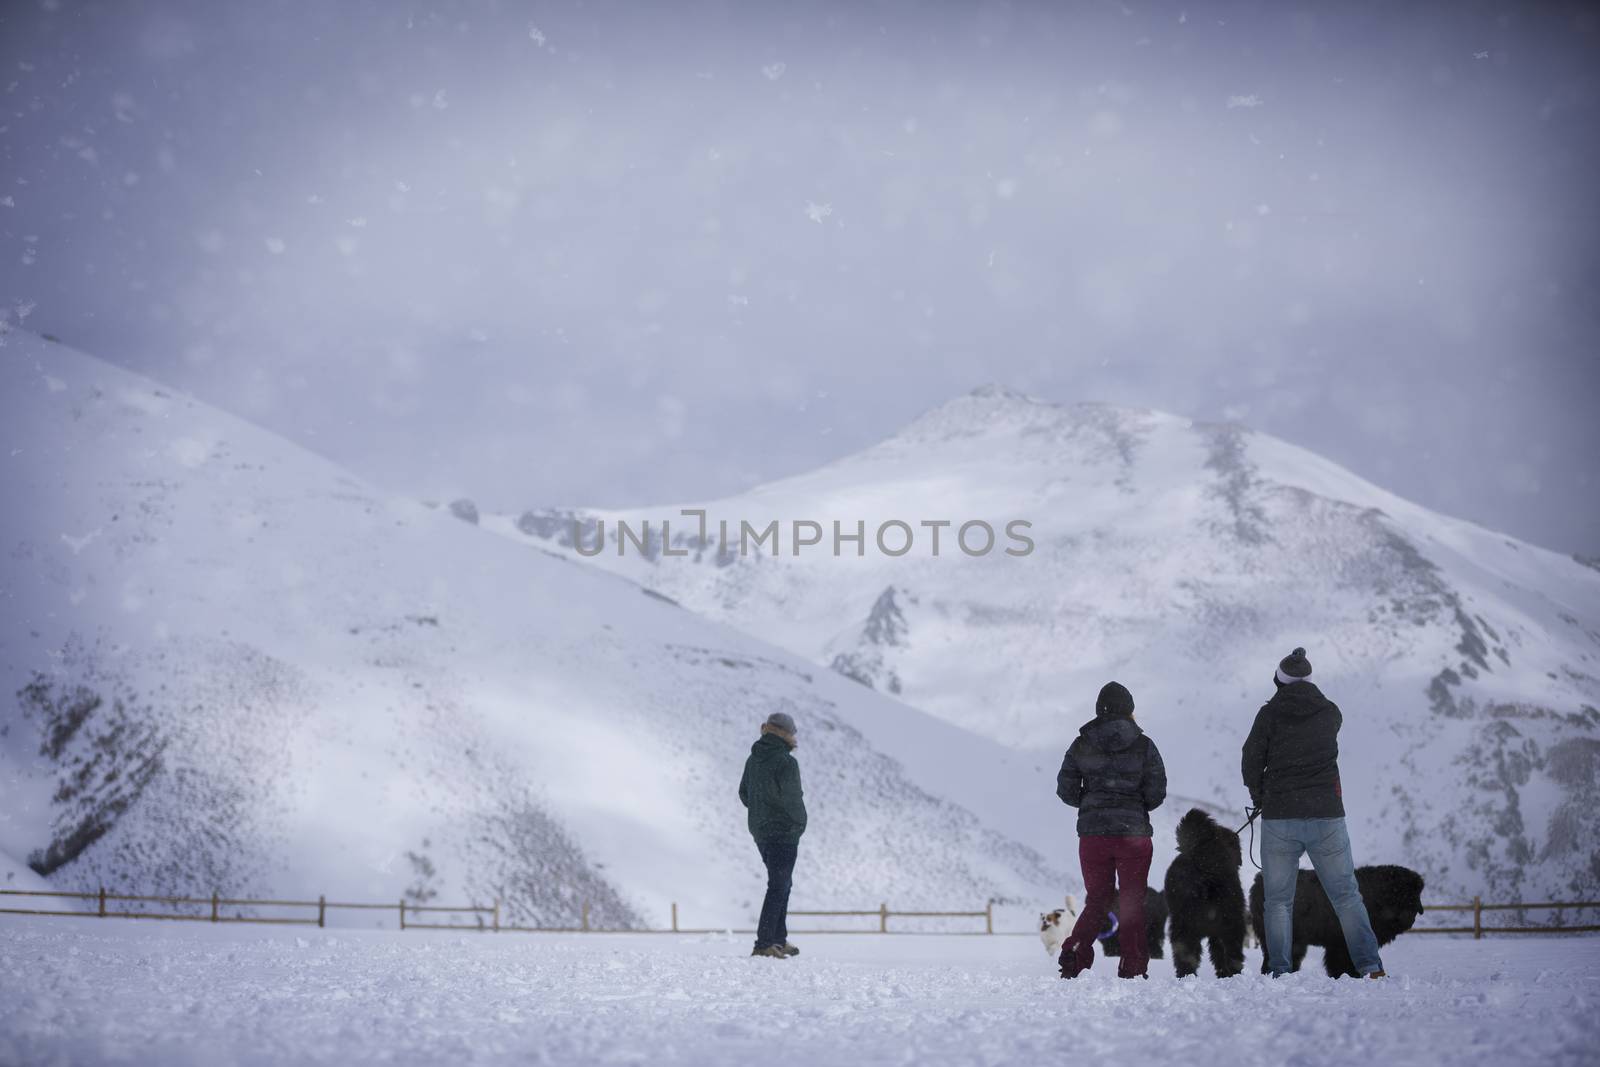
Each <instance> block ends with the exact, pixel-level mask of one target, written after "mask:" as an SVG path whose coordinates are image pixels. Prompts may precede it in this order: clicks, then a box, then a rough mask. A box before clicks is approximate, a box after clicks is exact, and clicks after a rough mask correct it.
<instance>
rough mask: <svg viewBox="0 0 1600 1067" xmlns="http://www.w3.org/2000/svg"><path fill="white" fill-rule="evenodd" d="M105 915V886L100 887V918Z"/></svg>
mask: <svg viewBox="0 0 1600 1067" xmlns="http://www.w3.org/2000/svg"><path fill="white" fill-rule="evenodd" d="M105 917H106V887H105V886H101V887H100V918H102V919H104V918H105Z"/></svg>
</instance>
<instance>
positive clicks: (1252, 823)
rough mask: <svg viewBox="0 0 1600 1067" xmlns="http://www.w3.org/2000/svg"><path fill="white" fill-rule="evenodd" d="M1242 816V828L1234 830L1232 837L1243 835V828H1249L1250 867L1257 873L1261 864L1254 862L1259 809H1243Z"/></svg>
mask: <svg viewBox="0 0 1600 1067" xmlns="http://www.w3.org/2000/svg"><path fill="white" fill-rule="evenodd" d="M1244 814H1245V820H1244V826H1241V827H1239V829H1237V830H1235V831H1234V832H1233V836H1235V837H1238V836H1239V835H1240V834H1242V833H1244V827H1245V826H1248V827H1249V828H1250V852H1249V855H1250V866H1252V867H1254V868H1255V869H1256V870H1258V871H1259V870H1260V869H1261V864H1259V863H1257V862H1256V816H1257V815H1260V814H1261V809H1260V808H1251V807H1246V808H1245V809H1244Z"/></svg>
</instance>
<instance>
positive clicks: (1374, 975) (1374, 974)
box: [1363, 971, 1389, 978]
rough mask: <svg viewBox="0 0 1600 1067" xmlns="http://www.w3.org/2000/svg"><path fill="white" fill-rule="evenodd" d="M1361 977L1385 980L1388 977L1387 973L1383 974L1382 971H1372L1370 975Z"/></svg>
mask: <svg viewBox="0 0 1600 1067" xmlns="http://www.w3.org/2000/svg"><path fill="white" fill-rule="evenodd" d="M1363 977H1366V978H1387V977H1389V975H1388V974H1387V973H1385V972H1383V971H1373V972H1372V973H1371V974H1368V975H1364V976H1363Z"/></svg>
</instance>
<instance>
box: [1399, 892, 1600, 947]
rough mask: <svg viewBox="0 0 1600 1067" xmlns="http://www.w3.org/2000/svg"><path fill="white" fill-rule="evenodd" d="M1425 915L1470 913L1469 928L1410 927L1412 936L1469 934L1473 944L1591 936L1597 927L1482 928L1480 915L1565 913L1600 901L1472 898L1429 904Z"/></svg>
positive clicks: (1597, 929)
mask: <svg viewBox="0 0 1600 1067" xmlns="http://www.w3.org/2000/svg"><path fill="white" fill-rule="evenodd" d="M1426 907H1427V910H1428V911H1470V912H1472V925H1471V926H1425V927H1412V928H1411V932H1412V933H1414V934H1471V935H1472V938H1473V940H1474V941H1481V940H1482V939H1483V935H1484V934H1548V933H1562V934H1593V933H1600V925H1594V924H1584V925H1578V926H1566V925H1553V924H1546V925H1544V926H1485V925H1483V913H1484V912H1486V911H1566V910H1567V909H1569V908H1586V909H1591V910H1592V909H1595V908H1600V901H1595V900H1579V901H1574V902H1572V903H1570V904H1562V903H1555V904H1485V903H1484V902H1483V898H1482V897H1473V898H1472V903H1471V904H1428V905H1426Z"/></svg>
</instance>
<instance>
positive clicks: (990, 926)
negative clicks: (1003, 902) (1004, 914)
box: [983, 900, 994, 934]
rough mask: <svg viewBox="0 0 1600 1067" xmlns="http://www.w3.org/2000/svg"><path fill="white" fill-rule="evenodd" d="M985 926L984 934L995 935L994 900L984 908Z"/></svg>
mask: <svg viewBox="0 0 1600 1067" xmlns="http://www.w3.org/2000/svg"><path fill="white" fill-rule="evenodd" d="M983 926H984V930H983V932H984V933H986V934H992V933H994V901H992V900H991V901H989V903H987V904H985V905H984V906H983Z"/></svg>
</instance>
